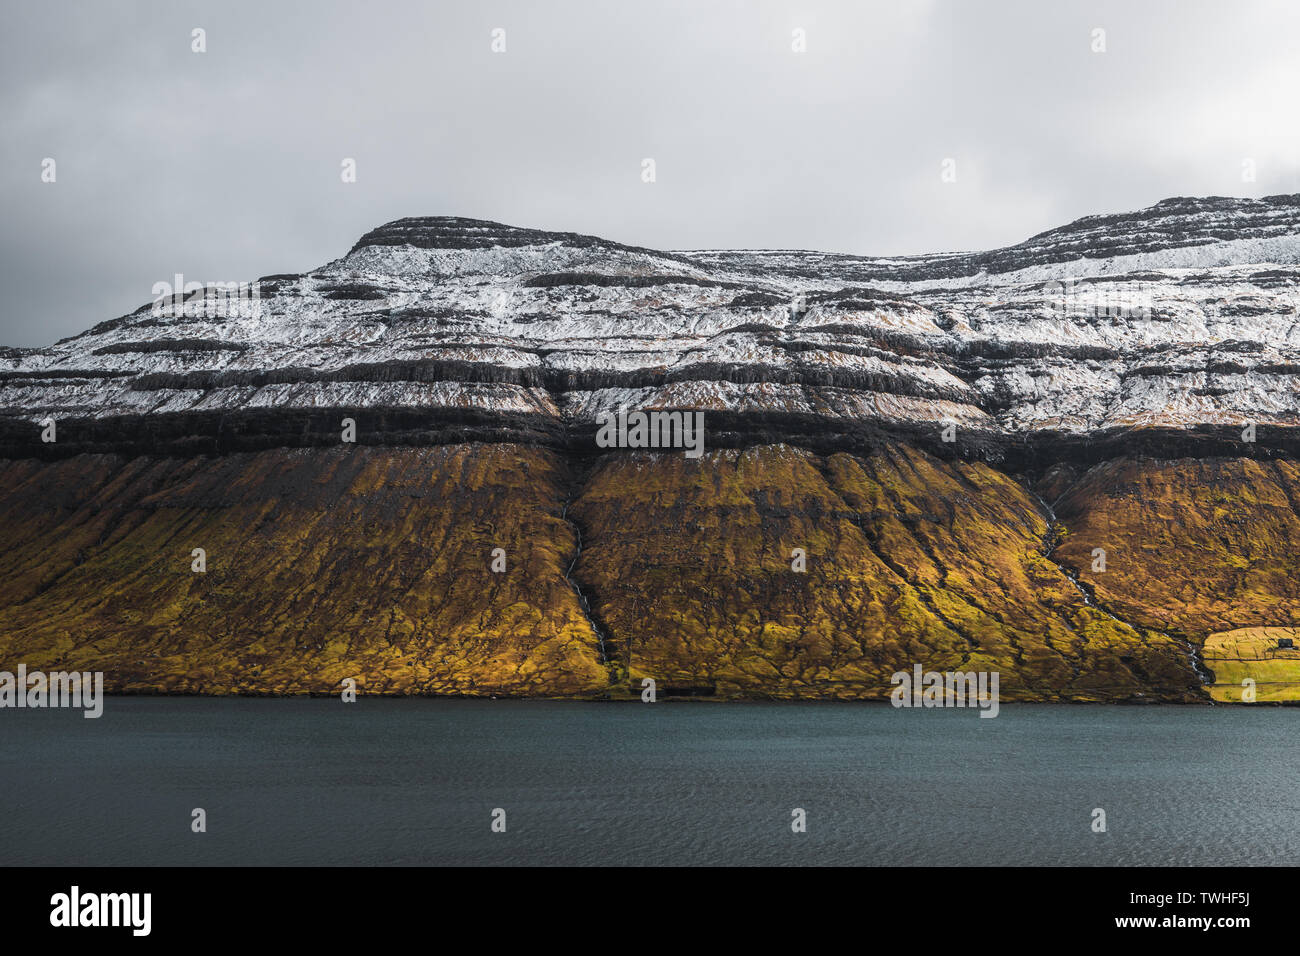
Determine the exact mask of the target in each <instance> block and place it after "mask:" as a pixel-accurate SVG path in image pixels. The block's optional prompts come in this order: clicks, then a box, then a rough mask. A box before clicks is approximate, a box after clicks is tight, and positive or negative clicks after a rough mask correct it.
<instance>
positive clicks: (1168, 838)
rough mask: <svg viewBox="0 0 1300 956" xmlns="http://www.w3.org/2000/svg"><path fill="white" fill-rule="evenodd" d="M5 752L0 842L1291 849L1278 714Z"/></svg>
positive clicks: (1293, 834) (488, 704)
mask: <svg viewBox="0 0 1300 956" xmlns="http://www.w3.org/2000/svg"><path fill="white" fill-rule="evenodd" d="M0 774H2V775H3V776H2V778H0V779H2V780H3V787H2V788H0V813H2V814H3V817H2V818H3V820H4V823H5V836H4V838H3V840H0V862H2V863H6V864H64V865H79V864H159V863H166V864H339V865H350V864H389V863H395V864H473V863H554V864H560V863H571V864H588V863H608V864H660V863H680V864H688V863H694V864H700V863H703V864H750V863H759V864H891V865H895V864H974V865H988V864H1049V865H1050V864H1175V865H1187V864H1191V865H1195V864H1259V863H1264V864H1295V863H1297V862H1300V825H1298V823H1297V821H1300V815H1298V813H1300V710H1295V709H1288V710H1283V709H1277V708H1260V709H1248V708H1226V707H1070V706H1064V705H1046V706H1044V705H1038V706H1027V705H1022V706H1015V705H1004V706H1003V708H1002V712H1001V715H1000V716H999V717H998V718H997V719H994V720H988V719H979V718H978V717H977V716H976V712H975V711H966V710H929V711H927V710H895V709H893V708H891V707H889V706H886V705H867V704H718V703H707V704H706V703H663V702H661V703H658V704H639V703H630V704H583V703H560V702H546V701H459V700H441V701H440V700H366V699H365V698H362V700H361V701H360V702H358V703H356V704H343V703H341V702H339V701H337V700H203V699H185V698H171V699H168V698H160V699H137V698H110V699H108V700H107V702H106V705H105V711H104V716H103V717H102V718H100V719H99V720H85V719H83V718H82V716H81V715H80V712H77V711H16V710H5V711H0ZM194 807H203V808H204V809H205V810H206V811H207V814H208V832H207V833H202V834H195V833H192V832H190V819H191V818H190V811H191V810H192V809H193V808H194ZM496 807H501V808H504V809H505V810H506V822H507V831H506V832H505V833H492V832H491V830H490V822H491V813H492V810H493V809H494V808H496ZM795 807H801V808H803V809H805V810H806V811H807V819H808V829H807V832H806V833H802V834H796V833H793V832H791V828H790V820H791V816H790V811H791V809H792V808H795ZM1095 807H1101V808H1103V809H1105V811H1106V814H1107V824H1108V828H1109V829H1108V832H1106V833H1100V834H1098V833H1093V832H1092V830H1091V828H1090V822H1091V818H1092V817H1091V814H1092V810H1093V808H1095Z"/></svg>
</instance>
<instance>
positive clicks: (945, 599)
mask: <svg viewBox="0 0 1300 956" xmlns="http://www.w3.org/2000/svg"><path fill="white" fill-rule="evenodd" d="M1049 486H1050V488H1049ZM1043 488H1044V494H1045V496H1046V497H1049V498H1054V497H1057V496H1058V495H1061V494H1062V492H1064V494H1063V497H1061V500H1060V501H1059V503H1058V504H1057V511H1058V516H1057V521H1056V522H1055V523H1051V522H1050V517H1049V515H1048V512H1047V508H1046V506H1045V505H1044V504H1042V503H1041V502H1040V501H1039V500H1038V499H1036V497H1035V496H1034V495H1033V494H1032V493H1031V492H1030V491H1028V490H1027V489H1026V488H1025V487H1024V486H1023V485H1022V484H1020V483H1019V482H1017V481H1016V480H1014V479H1013V478H1011V477H1009V476H1007V475H1006V474H1003V473H1001V472H999V471H998V470H997V469H995V468H993V467H991V466H989V465H987V464H982V463H965V462H945V461H941V460H939V459H937V458H934V457H932V456H930V455H929V454H926V453H925V452H923V451H920V450H918V449H916V448H912V447H908V446H904V445H892V446H882V447H880V448H879V449H877V450H875V451H873V452H870V453H864V454H857V455H850V454H844V453H841V454H831V455H828V456H819V455H814V454H812V453H810V452H807V451H803V450H799V449H795V448H791V447H788V446H785V445H768V446H759V447H754V448H750V449H747V450H745V451H733V450H719V451H712V452H709V453H707V454H706V455H705V456H704V457H702V458H700V459H697V460H692V459H688V458H685V457H684V456H682V455H680V454H660V455H651V454H637V453H615V454H609V455H605V456H602V457H599V458H591V459H577V458H565V457H563V456H561V455H558V454H556V453H553V452H550V451H543V450H539V449H537V448H531V447H526V446H521V445H482V444H469V445H455V446H443V447H438V448H427V449H417V448H385V447H365V446H347V447H345V448H339V449H332V450H319V449H317V450H289V449H280V450H268V451H262V452H256V453H250V454H232V455H226V456H222V457H216V458H194V459H158V458H134V459H124V458H121V457H117V456H111V455H82V456H79V457H76V458H69V459H64V460H61V461H56V462H36V461H33V460H22V461H8V462H0V489H2V490H0V575H3V578H4V580H5V588H4V593H3V601H2V602H0V669H8V670H13V669H14V668H16V666H17V665H18V664H19V663H20V662H22V663H26V664H27V665H28V667H29V668H34V669H42V670H59V669H72V668H76V669H80V670H102V671H104V673H105V679H106V682H107V683H108V685H109V686H110V687H111V688H114V689H119V690H164V691H187V692H201V693H230V692H270V693H300V692H337V691H338V689H339V683H340V681H341V680H343V679H344V678H347V677H354V678H356V679H357V680H358V684H359V686H360V688H361V689H362V690H363V691H370V692H387V693H464V694H520V695H534V696H615V697H620V696H630V695H632V694H635V693H637V692H639V687H640V680H641V678H642V677H653V678H655V680H656V681H657V682H658V685H659V687H660V690H661V692H666V693H670V694H671V693H689V694H706V695H714V696H770V697H831V698H859V697H868V698H878V697H883V696H885V695H886V694H887V693H888V691H889V690H890V689H891V687H890V683H889V677H890V675H891V674H892V673H893V672H894V671H897V670H900V669H910V668H911V667H912V666H913V665H914V664H921V665H923V666H924V667H925V668H926V669H933V670H946V669H951V668H957V667H960V668H962V669H964V670H995V671H998V672H1000V674H1001V691H1002V694H1003V696H1004V697H1006V698H1008V699H1027V700H1046V699H1071V700H1128V699H1138V698H1145V699H1153V698H1156V699H1167V700H1198V699H1199V700H1203V699H1205V698H1206V691H1205V690H1204V689H1203V686H1202V682H1201V680H1200V679H1199V678H1198V676H1197V674H1196V671H1195V669H1194V663H1195V660H1194V657H1193V653H1192V651H1193V649H1195V648H1199V647H1200V646H1201V645H1202V644H1203V643H1205V644H1206V647H1205V653H1206V661H1207V664H1208V665H1209V667H1210V668H1212V669H1214V668H1215V667H1216V661H1218V662H1219V664H1220V665H1221V666H1222V673H1221V674H1219V686H1217V687H1216V688H1215V689H1214V694H1215V696H1217V697H1220V698H1222V699H1232V689H1233V686H1232V685H1235V686H1237V688H1238V689H1239V682H1240V674H1239V673H1238V671H1240V672H1241V673H1243V674H1244V673H1247V672H1248V671H1249V670H1250V668H1255V670H1259V672H1260V674H1261V678H1260V679H1261V682H1262V681H1263V679H1264V677H1265V676H1266V678H1267V682H1268V685H1269V686H1268V688H1267V699H1287V698H1289V697H1295V696H1300V655H1295V657H1297V658H1298V659H1296V660H1295V661H1294V662H1292V655H1290V654H1286V653H1277V652H1276V651H1275V649H1271V648H1272V645H1269V644H1268V639H1269V638H1270V637H1271V636H1272V635H1274V632H1273V631H1257V632H1255V631H1253V632H1251V635H1250V639H1249V640H1246V638H1245V637H1243V636H1242V634H1237V635H1234V636H1232V639H1227V638H1225V637H1224V636H1223V635H1224V633H1225V632H1229V631H1233V630H1236V629H1243V628H1254V629H1261V628H1286V627H1295V626H1297V625H1300V586H1298V585H1297V581H1296V575H1295V569H1296V568H1297V565H1298V563H1300V562H1298V561H1297V552H1298V550H1300V543H1298V542H1300V534H1298V532H1300V516H1298V515H1297V512H1296V510H1295V509H1294V508H1293V507H1292V505H1291V502H1292V501H1300V471H1298V470H1297V469H1296V467H1295V466H1293V465H1291V464H1289V463H1277V464H1259V463H1256V462H1252V461H1245V460H1207V461H1198V460H1188V461H1178V462H1156V461H1144V462H1130V461H1123V460H1119V461H1114V462H1110V463H1107V464H1105V465H1101V466H1098V467H1096V468H1094V469H1092V470H1091V471H1089V472H1087V473H1086V474H1084V475H1083V476H1082V477H1080V478H1078V479H1075V478H1072V477H1069V476H1065V475H1064V474H1063V473H1057V474H1056V475H1054V476H1053V479H1052V481H1050V482H1047V483H1045V484H1044V485H1043ZM1049 490H1050V492H1051V493H1050V494H1049V493H1048V492H1049ZM1094 547H1104V548H1105V549H1106V551H1107V570H1106V572H1105V573H1098V574H1094V573H1092V572H1091V571H1090V568H1091V561H1092V557H1091V552H1092V549H1093V548H1094ZM194 548H203V549H205V551H206V554H207V570H206V572H205V573H196V572H194V571H193V570H192V569H191V562H192V560H193V559H192V556H191V552H192V550H193V549H194ZM495 548H502V549H504V551H505V562H506V568H505V571H504V572H503V573H494V572H493V571H492V570H491V564H492V560H493V555H492V552H493V549H495ZM795 549H801V550H802V552H803V554H804V555H805V558H804V560H805V562H806V564H805V567H804V570H797V569H796V568H795V567H792V565H793V564H796V563H797V559H796V558H795V555H794V554H793V552H794V551H795ZM575 558H576V559H577V560H576V563H575V561H574V559H575ZM571 565H572V567H571ZM1074 573H1077V576H1078V578H1079V581H1080V584H1081V585H1082V586H1081V587H1080V586H1079V585H1076V584H1075V583H1074V582H1073V581H1072V580H1071V578H1070V574H1074ZM1093 594H1095V597H1096V604H1095V605H1094V604H1093V603H1092V601H1091V600H1090V597H1089V595H1093ZM1277 633H1282V632H1280V631H1278V632H1277ZM1288 633H1289V632H1288ZM1261 634H1262V635H1264V636H1263V638H1261V639H1262V640H1264V644H1263V645H1261V646H1260V647H1256V646H1255V644H1257V643H1259V641H1256V640H1255V638H1256V637H1259V636H1260V635H1261ZM1212 635H1214V636H1213V637H1212ZM1243 641H1244V643H1243ZM1252 641H1253V642H1254V643H1252ZM1247 645H1249V646H1247ZM1243 648H1245V651H1243ZM1247 652H1248V653H1247ZM1261 655H1262V656H1263V657H1264V658H1267V661H1268V663H1267V664H1266V665H1262V667H1263V670H1260V666H1257V664H1258V661H1257V658H1259V657H1260V656H1261ZM1247 659H1249V660H1248V661H1247ZM1243 661H1247V663H1245V664H1242V663H1241V662H1243ZM1233 662H1235V663H1233ZM1238 665H1240V666H1238ZM1233 668H1236V669H1233ZM1292 668H1295V672H1294V673H1293V672H1292V670H1291V669H1292ZM1264 670H1266V671H1267V675H1264ZM1261 699H1266V698H1265V697H1264V693H1263V691H1261Z"/></svg>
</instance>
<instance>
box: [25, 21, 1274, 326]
mask: <svg viewBox="0 0 1300 956" xmlns="http://www.w3.org/2000/svg"><path fill="white" fill-rule="evenodd" d="M196 27H201V28H203V29H204V30H206V42H207V52H205V53H201V54H200V53H194V52H192V51H191V44H192V39H191V31H192V30H193V29H194V28H196ZM496 28H502V29H504V30H505V47H506V49H505V52H504V53H494V52H493V50H492V42H493V36H492V31H493V30H494V29H496ZM1097 28H1101V29H1104V30H1105V45H1106V50H1105V52H1104V53H1095V52H1093V49H1092V47H1093V46H1094V43H1095V40H1094V34H1093V31H1094V30H1095V29H1097ZM796 29H799V30H803V31H804V36H805V37H806V52H804V53H796V52H794V50H793V49H792V46H793V44H794V42H795V35H794V33H793V31H795V30H796ZM0 77H2V82H0V119H2V120H3V141H2V142H0V201H2V203H3V211H4V234H3V235H4V238H3V243H4V245H3V261H2V264H0V269H2V270H3V274H2V275H0V280H2V281H0V295H2V296H3V300H2V304H0V344H3V345H20V346H39V345H48V344H50V343H52V342H54V341H55V340H56V339H58V338H61V337H63V336H67V335H71V334H74V333H76V332H80V331H82V330H84V329H85V328H87V327H89V326H90V325H92V324H94V323H95V322H99V321H102V320H104V319H108V318H113V317H115V316H118V315H121V314H123V313H125V312H128V311H131V310H132V309H134V308H136V307H137V306H139V305H142V304H144V303H146V302H148V301H150V299H151V298H152V292H151V290H152V287H153V285H154V283H156V282H159V281H165V280H170V279H171V277H172V276H173V274H175V273H178V272H179V273H183V274H184V275H185V277H186V279H187V280H191V281H193V280H197V281H204V282H216V281H235V280H241V279H245V280H246V279H253V278H257V277H258V276H261V275H266V274H270V273H277V272H297V271H303V270H307V269H310V268H313V267H315V266H318V265H321V264H323V263H325V262H327V261H329V260H330V259H334V258H337V257H338V256H340V255H343V254H344V253H346V252H347V250H348V248H349V247H350V246H351V245H352V243H353V242H355V240H356V239H357V237H358V236H360V235H361V234H362V233H363V232H365V231H366V230H368V229H370V228H373V227H374V226H376V225H379V224H380V223H383V222H386V221H388V220H391V219H396V218H399V217H401V216H418V215H443V214H446V215H463V216H471V217H476V218H484V219H495V220H499V221H502V222H507V223H512V224H515V225H525V226H533V227H539V228H548V229H562V230H570V231H576V232H584V233H593V234H596V235H601V236H605V237H608V238H611V239H617V240H620V241H623V242H628V243H633V244H637V245H646V246H653V247H658V248H673V249H683V248H701V247H713V248H716V247H786V248H790V247H795V248H811V249H825V250H832V251H842V252H854V253H863V254H882V255H887V254H905V253H920V252H937V251H947V250H954V249H979V248H990V247H996V246H1001V245H1006V244H1009V243H1014V242H1018V241H1020V240H1022V239H1024V238H1027V237H1028V236H1030V235H1032V234H1034V233H1037V232H1041V231H1043V230H1045V229H1049V228H1052V227H1054V226H1057V225H1062V224H1064V223H1066V222H1068V221H1070V220H1072V219H1076V218H1078V217H1079V216H1082V215H1087V214H1089V213H1096V212H1113V211H1120V210H1126V209H1135V208H1140V207H1143V206H1147V205H1150V204H1152V203H1154V202H1157V201H1159V200H1160V199H1163V198H1166V197H1169V196H1175V195H1206V194H1217V195H1231V196H1262V195H1268V194H1271V193H1280V192H1297V191H1300V184H1298V182H1297V157H1298V156H1300V123H1297V106H1296V104H1297V103H1300V4H1297V3H1293V2H1289V0H1277V2H1272V0H1262V2H1252V0H1245V2H1242V0H1234V2H1231V3H1228V2H1204V3H1201V2H1160V0H1148V2H1142V3H1134V2H1117V3H1108V2H1096V0H1087V2H1069V0H1066V2H1061V0H1055V2H1051V3H1046V2H1042V0H1026V2H1011V0H1007V2H979V0H936V2H925V0H893V2H888V3H874V2H865V0H857V2H842V3H833V2H827V3H811V2H809V3H804V2H796V3H789V2H769V3H759V2H739V0H736V2H731V0H689V2H688V0H682V2H673V0H640V2H633V0H620V2H602V0H589V2H553V0H523V2H518V3H513V2H469V0H466V2H396V0H394V2H384V0H365V2H346V3H328V2H323V0H310V2H298V3H290V2H276V0H261V2H248V3H241V2H229V0H225V2H221V3H205V2H191V3H186V2H174V0H159V2H153V3H128V2H117V3H114V2H107V0H98V2H86V3H68V2H60V0H49V2H41V3H37V2H29V3H22V4H19V3H8V4H6V9H5V14H4V25H3V32H0ZM47 157H49V158H53V159H54V160H55V162H56V164H57V165H56V177H57V178H56V181H55V182H54V183H44V182H42V181H41V173H42V161H43V160H44V159H45V158H47ZM345 157H351V158H354V159H355V160H356V164H357V181H356V182H355V183H343V182H341V179H340V171H341V170H340V164H341V162H342V161H343V159H344V158H345ZM646 158H652V159H654V161H655V167H656V168H655V171H656V181H655V182H654V183H652V184H647V183H644V182H642V177H641V172H642V160H643V159H646ZM947 158H951V159H953V160H955V163H956V166H955V168H956V173H957V178H956V182H952V183H945V182H943V181H942V179H941V172H942V163H943V161H944V160H945V159H947ZM1246 159H1250V160H1252V161H1253V162H1254V164H1255V168H1256V170H1257V178H1256V181H1254V182H1244V181H1243V179H1242V169H1243V166H1242V163H1243V161H1244V160H1246Z"/></svg>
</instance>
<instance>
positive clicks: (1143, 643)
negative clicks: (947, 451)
mask: <svg viewBox="0 0 1300 956" xmlns="http://www.w3.org/2000/svg"><path fill="white" fill-rule="evenodd" d="M573 513H574V514H575V516H576V517H577V519H578V520H579V521H580V522H581V523H582V524H583V525H584V527H585V528H586V529H587V530H586V540H587V549H586V550H585V551H584V552H583V556H582V560H581V562H580V564H579V566H578V573H579V576H580V577H581V578H582V579H583V581H584V582H585V583H586V586H587V588H588V590H589V592H590V593H591V594H592V595H593V599H594V604H595V606H596V608H597V611H598V613H599V615H600V616H601V618H602V619H603V620H604V621H605V623H606V624H607V625H608V626H609V628H610V630H611V632H612V634H613V636H614V644H615V645H616V647H617V652H618V653H619V654H620V655H621V657H622V660H623V661H624V663H625V664H626V665H627V666H628V667H629V668H630V670H631V672H632V675H633V676H634V677H636V676H640V675H642V674H645V675H647V676H653V677H655V678H657V679H658V680H659V681H660V682H661V683H665V684H667V685H669V686H672V687H677V688H680V689H683V690H685V689H688V688H689V689H693V690H694V691H695V692H697V693H717V694H737V693H744V694H758V695H773V696H791V697H858V696H883V695H884V694H885V693H887V691H888V690H889V676H890V674H892V673H893V672H894V671H896V670H899V669H910V668H911V667H912V665H913V664H915V663H920V664H922V665H924V666H925V667H926V668H927V669H937V670H943V669H947V668H955V667H961V668H963V669H975V670H980V669H986V670H998V671H1001V672H1002V692H1003V694H1004V696H1008V697H1012V698H1021V699H1048V698H1058V697H1065V698H1071V699H1086V700H1095V699H1115V698H1128V697H1131V696H1136V695H1138V694H1142V693H1145V694H1147V695H1153V696H1161V697H1166V698H1171V699H1188V698H1192V697H1195V696H1197V695H1199V694H1200V691H1199V682H1198V680H1197V678H1196V676H1195V674H1194V673H1193V671H1192V669H1191V666H1190V664H1189V660H1188V655H1187V652H1186V649H1185V647H1183V646H1182V645H1180V644H1179V643H1177V642H1176V641H1174V640H1172V639H1170V638H1168V637H1164V636H1162V635H1156V634H1152V633H1149V632H1145V633H1143V632H1138V631H1135V630H1134V629H1132V628H1130V627H1128V626H1127V625H1125V624H1122V623H1120V622H1118V621H1116V620H1115V619H1113V618H1112V617H1110V616H1109V615H1107V614H1104V613H1102V612H1100V611H1098V610H1095V609H1093V608H1091V607H1089V606H1088V605H1087V604H1086V603H1085V600H1084V597H1083V595H1082V594H1081V593H1080V592H1079V591H1078V590H1077V589H1076V588H1075V587H1074V585H1072V584H1071V583H1070V581H1069V579H1068V578H1067V577H1066V575H1065V574H1064V573H1063V572H1062V571H1061V569H1060V568H1058V567H1057V566H1056V565H1055V564H1054V563H1053V562H1052V561H1051V560H1049V559H1048V558H1047V557H1045V556H1044V554H1043V551H1044V538H1045V535H1046V532H1047V522H1046V521H1045V519H1044V518H1043V517H1042V516H1041V515H1040V514H1039V512H1038V510H1037V506H1036V505H1035V503H1034V501H1033V499H1032V498H1031V497H1030V496H1029V495H1028V494H1027V493H1026V492H1025V490H1024V489H1022V488H1021V487H1020V486H1019V485H1017V484H1016V483H1015V482H1014V481H1012V480H1011V479H1010V478H1008V477H1006V476H1005V475H1002V474H999V473H998V472H996V471H994V470H993V469H991V468H989V467H988V466H985V465H966V464H958V465H952V464H945V463H941V462H939V461H938V460H936V459H933V458H931V457H929V456H928V455H926V454H924V453H922V452H919V451H916V450H914V449H908V448H904V447H894V448H890V449H886V450H883V451H881V452H878V453H876V454H874V455H872V456H870V457H855V456H850V455H844V454H840V455H832V456H830V457H829V458H826V459H821V458H818V457H815V456H813V455H811V454H808V453H805V452H801V451H797V450H794V449H790V448H786V447H784V446H769V447H763V448H756V449H751V450H749V451H745V452H743V453H739V452H714V453H712V454H709V455H707V456H705V457H704V458H702V459H700V460H699V461H697V462H692V461H690V460H687V459H685V458H682V457H680V456H661V457H657V458H652V457H650V456H622V457H616V458H609V459H606V460H605V461H603V462H602V463H601V465H600V466H599V467H598V468H597V469H596V471H595V473H594V475H593V476H592V478H591V479H590V481H589V483H588V485H587V487H586V490H585V491H584V493H583V495H582V496H581V498H580V499H579V500H578V502H577V503H576V505H575V507H574V509H573ZM795 548H801V549H803V550H804V551H805V553H806V555H807V565H806V567H807V570H806V571H805V572H798V571H796V570H793V569H792V552H793V549H795Z"/></svg>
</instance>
